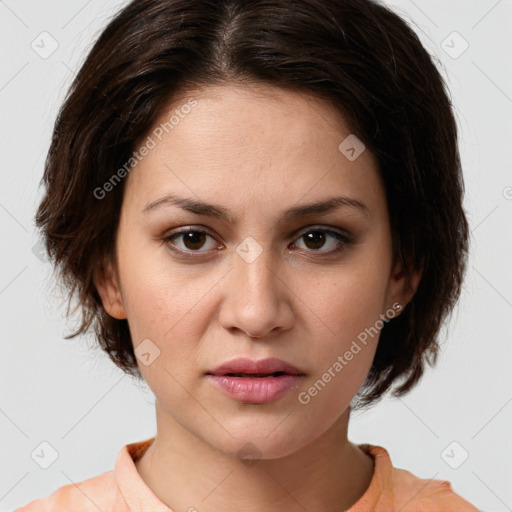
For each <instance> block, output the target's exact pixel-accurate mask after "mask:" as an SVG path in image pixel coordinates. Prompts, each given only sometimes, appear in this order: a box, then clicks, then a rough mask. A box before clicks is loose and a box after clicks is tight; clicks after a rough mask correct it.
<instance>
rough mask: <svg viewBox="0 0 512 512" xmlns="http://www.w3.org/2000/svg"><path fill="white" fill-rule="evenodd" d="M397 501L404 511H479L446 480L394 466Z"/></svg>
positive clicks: (393, 478) (393, 476) (394, 488)
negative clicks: (419, 475) (430, 477)
mask: <svg viewBox="0 0 512 512" xmlns="http://www.w3.org/2000/svg"><path fill="white" fill-rule="evenodd" d="M391 474H392V480H393V491H394V495H395V502H396V505H397V506H398V508H399V509H400V510H401V511H403V512H413V511H414V512H434V511H439V510H443V511H446V512H478V508H476V507H475V506H474V505H472V504H471V503H470V502H469V501H466V500H465V499H464V498H463V497H462V496H460V495H459V494H457V493H456V492H455V491H454V490H453V489H452V486H451V484H450V482H448V481H446V480H435V479H429V478H420V477H418V476H416V475H414V474H413V473H411V472H410V471H407V470H405V469H400V468H395V467H393V468H392V472H391Z"/></svg>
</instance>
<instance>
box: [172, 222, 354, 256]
mask: <svg viewBox="0 0 512 512" xmlns="http://www.w3.org/2000/svg"><path fill="white" fill-rule="evenodd" d="M188 233H201V234H205V235H208V236H210V237H211V238H215V237H214V236H213V235H212V234H211V233H209V232H208V231H204V230H200V229H191V228H185V229H182V230H180V231H176V232H174V233H171V234H169V235H168V236H166V237H164V238H163V241H164V242H165V243H166V244H168V246H169V248H170V249H171V250H172V251H173V252H176V253H178V254H180V255H186V256H189V255H190V254H194V253H196V252H197V253H207V252H208V251H191V250H187V251H184V250H182V249H177V248H176V247H175V246H174V244H173V240H174V239H175V238H177V237H178V236H180V235H184V234H188ZM308 233H324V234H328V235H332V236H333V237H334V238H336V239H338V241H339V244H338V247H337V248H336V249H332V250H330V251H322V250H313V249H310V250H306V251H307V252H312V253H317V252H318V253H321V254H322V255H321V256H320V257H326V256H332V255H334V254H337V253H339V252H341V251H343V250H344V248H345V246H347V245H350V244H351V243H352V242H353V238H352V236H350V235H348V234H344V233H340V232H338V231H333V230H330V229H325V228H309V229H308V230H307V231H302V233H301V234H299V236H298V237H297V240H298V239H300V238H302V237H303V236H304V235H307V234H308ZM192 257H198V256H192Z"/></svg>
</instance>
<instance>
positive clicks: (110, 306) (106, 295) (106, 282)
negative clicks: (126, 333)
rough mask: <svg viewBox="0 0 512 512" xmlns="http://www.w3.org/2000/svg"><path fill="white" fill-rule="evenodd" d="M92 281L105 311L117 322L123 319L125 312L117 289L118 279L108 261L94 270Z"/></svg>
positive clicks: (118, 288)
mask: <svg viewBox="0 0 512 512" xmlns="http://www.w3.org/2000/svg"><path fill="white" fill-rule="evenodd" d="M93 281H94V285H95V286H96V289H97V290H98V293H99V295H100V297H101V302H102V304H103V307H104V308H105V311H106V312H107V313H108V314H109V315H110V316H112V317H114V318H117V319H118V320H123V319H125V318H126V311H125V309H124V304H123V298H122V295H121V290H120V287H119V279H118V276H117V273H116V272H115V270H114V265H113V263H112V261H111V260H110V259H109V260H108V261H106V262H103V263H101V264H100V266H99V267H98V268H97V269H96V270H95V272H94V277H93Z"/></svg>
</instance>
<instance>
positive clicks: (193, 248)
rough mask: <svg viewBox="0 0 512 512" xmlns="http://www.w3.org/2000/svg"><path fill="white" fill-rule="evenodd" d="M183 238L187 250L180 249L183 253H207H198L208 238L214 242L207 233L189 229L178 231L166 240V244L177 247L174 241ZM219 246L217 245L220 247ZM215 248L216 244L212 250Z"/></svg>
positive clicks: (212, 246)
mask: <svg viewBox="0 0 512 512" xmlns="http://www.w3.org/2000/svg"><path fill="white" fill-rule="evenodd" d="M178 237H181V238H182V241H183V244H184V245H185V249H181V248H178V251H181V252H205V251H198V250H197V249H200V248H201V246H202V245H203V244H204V241H205V239H206V238H207V237H209V238H211V239H212V240H213V237H212V236H211V235H210V234H208V233H207V232H206V231H200V230H197V229H191V228H187V229H184V230H182V231H178V232H176V233H174V234H171V235H169V236H167V237H165V238H164V242H166V243H170V244H171V245H174V246H175V245H176V244H175V243H174V239H175V238H178ZM218 245H219V244H217V246H218ZM214 247H215V243H213V244H212V245H211V247H210V248H211V249H212V248H214Z"/></svg>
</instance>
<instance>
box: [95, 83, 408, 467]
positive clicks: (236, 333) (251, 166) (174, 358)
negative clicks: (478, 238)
mask: <svg viewBox="0 0 512 512" xmlns="http://www.w3.org/2000/svg"><path fill="white" fill-rule="evenodd" d="M190 98H193V99H194V101H189V102H188V103H187V99H190ZM187 104H188V105H189V107H190V108H189V107H184V105H187ZM176 111H178V115H176V116H175V118H174V121H172V122H171V124H172V129H171V128H169V124H168V125H167V130H162V129H161V128H160V129H159V127H160V126H161V123H166V122H169V118H170V116H171V115H172V114H173V113H176ZM154 128H155V131H152V133H150V136H151V137H152V139H153V141H154V142H155V145H153V143H151V142H149V143H147V139H146V140H145V141H144V142H146V145H147V147H151V149H149V151H148V152H147V154H146V156H144V158H143V159H142V160H141V161H140V162H139V163H138V164H137V165H136V167H135V168H134V169H133V170H132V171H131V172H130V174H129V175H128V176H127V178H126V180H127V181H126V183H125V192H124V198H123V204H122V209H121V218H120V224H119V231H118V238H117V261H116V262H115V265H116V267H115V268H116V270H117V276H115V273H114V272H112V267H111V268H110V270H107V271H106V272H104V273H103V274H102V275H101V277H99V278H98V279H97V286H98V290H99V292H100V294H101V297H102V299H103V304H104V306H105V308H106V310H107V311H108V312H109V314H111V315H112V316H114V317H115V318H127V320H128V324H129V327H130V332H131V336H132V340H133V345H134V348H135V349H136V353H138V354H139V355H142V357H141V358H140V360H139V362H138V364H139V367H140V370H141V372H142V375H143V377H144V379H145V380H146V382H147V384H148V385H149V387H150V388H151V390H152V391H153V393H154V394H155V396H156V399H157V402H156V403H157V414H161V415H163V416H166V417H167V419H168V420H169V421H171V422H176V423H177V424H179V425H181V427H183V428H184V429H186V430H187V431H188V432H190V433H191V434H192V435H194V436H195V437H197V438H199V439H201V440H202V441H204V442H206V443H208V444H209V445H211V446H212V447H215V448H216V449H218V450H221V451H223V452H225V453H229V454H234V453H237V451H238V450H239V449H240V448H241V447H243V446H244V445H245V444H246V443H248V442H251V443H253V444H254V445H256V446H257V448H258V450H259V451H260V452H261V456H262V457H264V458H276V457H282V456H286V455H288V454H291V453H293V452H295V451H297V450H299V449H300V448H301V447H304V446H306V445H307V444H309V443H311V442H313V441H315V440H317V439H319V438H320V437H321V436H322V435H323V434H324V433H325V432H326V431H327V430H328V429H329V428H330V427H332V426H333V425H334V424H335V423H336V422H337V421H340V418H341V417H342V414H343V413H344V412H345V411H346V410H347V408H348V406H349V405H350V402H351V400H352V398H353V397H354V395H355V394H356V392H357V390H358V389H359V387H360V386H361V384H362V383H363V381H364V380H365V378H366V376H367V374H368V371H369V369H370V366H371V363H372V360H373V357H374V354H375V350H376V348H377V342H378V335H375V334H373V336H371V335H370V336H369V335H368V330H369V329H371V328H373V329H374V330H373V331H370V332H375V327H377V328H378V327H382V318H383V315H385V314H387V316H388V317H389V316H390V314H389V312H390V311H391V313H393V314H398V312H397V309H396V304H397V303H398V304H400V305H401V306H402V307H403V306H405V304H406V302H407V301H408V300H410V296H409V292H408V287H407V286H406V283H405V278H404V275H403V274H402V273H401V270H402V269H401V268H400V267H395V266H394V265H393V264H392V246H391V232H390V225H389V217H388V209H387V204H386V198H385V189H384V185H383V183H382V181H381V178H380V175H379V171H378V165H377V162H376V160H375V158H374V156H373V155H372V154H371V152H370V151H369V150H368V149H365V150H364V151H363V152H362V153H361V154H360V155H359V156H357V154H358V152H359V151H358V150H360V149H361V147H360V146H353V139H348V141H346V142H344V143H343V144H342V146H341V150H340V149H339V146H340V144H341V143H342V142H343V141H345V139H346V138H347V137H348V136H349V135H350V134H351V131H350V128H349V127H348V126H346V125H345V123H344V121H343V119H342V118H341V117H340V116H339V114H338V113H337V112H336V111H335V110H334V109H333V108H332V107H331V106H330V105H328V104H326V103H324V102H322V101H321V100H318V99H315V98H313V97H309V96H305V95H298V94H296V93H292V92H287V91H286V92H285V91H282V90H279V89H273V88H263V87H261V86H258V87H256V86H252V87H251V88H249V87H247V86H245V87H242V86H235V85H232V86H219V87H209V88H207V89H203V90H196V91H189V93H188V94H187V95H186V96H184V97H183V98H182V99H180V100H179V101H177V100H176V99H175V101H174V102H173V105H172V106H171V107H170V109H169V111H166V112H165V113H164V115H162V118H161V119H160V120H158V122H157V123H156V124H155V127H154ZM162 132H163V133H162ZM160 139H161V140H160ZM351 141H352V144H350V142H351ZM350 147H354V148H355V151H351V150H350ZM356 156H357V158H354V157H356ZM349 157H350V158H349ZM171 196H172V197H174V198H179V199H183V200H188V201H189V202H195V203H199V202H202V203H208V204H210V205H215V207H216V208H217V209H216V210H215V212H217V213H219V212H221V213H222V214H223V215H221V216H213V215H211V213H212V211H214V210H212V209H211V208H207V207H201V208H198V207H197V206H198V205H197V204H196V207H191V206H190V204H189V205H188V206H187V204H186V203H185V202H181V206H180V205H178V204H177V203H173V202H172V201H171V199H170V197H171ZM165 198H166V199H165ZM333 198H343V199H341V200H338V202H337V206H336V207H333V208H329V209H327V208H324V209H321V210H320V211H316V212H315V211H312V209H311V210H310V211H309V212H308V211H306V212H304V211H303V212H302V214H301V215H298V213H301V212H299V211H298V209H299V208H300V207H304V206H305V205H310V204H313V203H320V202H324V201H327V200H330V199H333ZM286 212H291V213H288V214H286ZM294 212H295V215H292V213H294ZM184 230H187V231H188V233H181V231H184ZM393 304H395V308H393ZM391 316H393V315H391ZM365 332H366V342H363V339H364V338H365V335H364V334H363V333H365ZM349 353H351V354H352V356H351V357H350V354H349ZM238 357H245V358H249V359H252V360H255V361H260V360H262V359H266V358H278V359H280V360H281V361H284V362H286V363H288V364H290V365H293V366H294V367H295V368H297V369H298V370H299V371H300V373H301V375H300V376H299V377H289V376H288V377H284V378H283V377H281V378H278V377H259V378H250V379H247V378H244V377H239V380H238V379H222V378H215V377H212V376H211V375H208V372H211V371H212V370H214V369H215V368H217V367H218V366H219V365H221V364H222V363H225V362H229V361H232V360H234V359H236V358H238ZM342 361H343V362H342ZM264 379H265V380H267V379H268V380H267V382H262V381H263V380H264ZM277 379H279V380H277ZM242 380H244V382H242ZM319 380H320V381H321V382H320V383H319ZM249 381H250V382H249ZM269 381H272V382H269ZM219 382H221V384H222V382H224V383H225V384H226V385H227V386H228V387H229V385H231V386H232V387H231V389H232V392H231V393H229V392H227V391H226V389H225V387H223V386H222V385H219ZM230 383H231V384H230ZM315 383H316V387H315ZM237 391H238V393H237Z"/></svg>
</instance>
